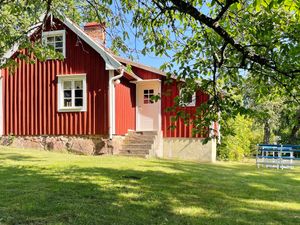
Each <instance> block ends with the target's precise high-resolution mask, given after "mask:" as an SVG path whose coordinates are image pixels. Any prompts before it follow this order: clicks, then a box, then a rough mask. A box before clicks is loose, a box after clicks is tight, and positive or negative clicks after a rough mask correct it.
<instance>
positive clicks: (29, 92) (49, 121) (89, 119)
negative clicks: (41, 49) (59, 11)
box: [3, 21, 108, 135]
mask: <svg viewBox="0 0 300 225" xmlns="http://www.w3.org/2000/svg"><path fill="white" fill-rule="evenodd" d="M56 22H57V21H56ZM56 27H57V29H66V59H65V60H64V61H59V60H47V61H45V62H39V61H38V62H36V63H35V64H26V63H25V62H24V61H20V60H19V59H16V61H17V63H18V65H19V67H18V68H17V69H16V71H15V73H14V75H9V74H8V72H7V71H5V72H4V82H3V87H4V134H5V135H8V134H14V135H43V134H47V135H96V134H104V135H105V134H107V133H108V90H107V87H108V72H107V71H106V70H105V63H104V60H103V59H102V58H101V57H100V56H99V54H98V53H96V52H95V51H94V50H93V49H92V48H91V47H89V46H88V45H87V44H86V43H84V42H83V41H82V40H80V39H79V38H78V37H77V36H76V34H74V33H73V32H72V31H71V30H69V29H68V28H66V27H64V26H63V25H61V24H56ZM77 73H86V76H87V112H57V108H58V106H57V76H56V75H58V74H66V75H67V74H77Z"/></svg>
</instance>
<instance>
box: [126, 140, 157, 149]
mask: <svg viewBox="0 0 300 225" xmlns="http://www.w3.org/2000/svg"><path fill="white" fill-rule="evenodd" d="M151 147H152V145H151V144H145V143H134V142H132V143H126V144H123V145H122V148H126V149H151Z"/></svg>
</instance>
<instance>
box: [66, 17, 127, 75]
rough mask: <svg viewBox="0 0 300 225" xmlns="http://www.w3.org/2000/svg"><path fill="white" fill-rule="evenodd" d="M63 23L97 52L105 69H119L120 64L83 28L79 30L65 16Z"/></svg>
mask: <svg viewBox="0 0 300 225" xmlns="http://www.w3.org/2000/svg"><path fill="white" fill-rule="evenodd" d="M63 23H64V24H65V25H66V26H67V27H68V28H70V29H71V30H72V31H73V32H74V33H75V34H77V35H78V36H79V37H80V38H81V39H82V40H84V41H85V42H86V43H87V44H88V45H90V46H91V47H92V48H93V49H94V50H95V51H96V52H98V53H99V54H100V55H101V57H102V58H103V59H104V61H105V63H106V67H105V68H106V69H108V70H111V69H115V70H116V69H120V68H121V67H122V64H121V63H120V62H119V61H118V60H116V59H115V58H114V57H113V56H112V55H111V54H109V53H108V52H107V51H105V49H104V48H102V47H101V46H100V45H98V44H97V43H96V42H95V41H94V40H93V39H92V38H90V37H89V36H88V35H87V34H86V33H84V31H83V30H81V29H80V28H79V27H78V26H77V25H76V24H74V23H73V22H72V21H71V20H70V19H68V18H65V20H64V21H63Z"/></svg>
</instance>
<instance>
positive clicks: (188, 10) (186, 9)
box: [170, 0, 300, 78]
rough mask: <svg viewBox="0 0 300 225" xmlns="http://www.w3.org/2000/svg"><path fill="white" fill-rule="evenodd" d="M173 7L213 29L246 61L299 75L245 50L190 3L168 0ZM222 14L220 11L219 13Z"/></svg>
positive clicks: (292, 75) (285, 74)
mask: <svg viewBox="0 0 300 225" xmlns="http://www.w3.org/2000/svg"><path fill="white" fill-rule="evenodd" d="M170 1H171V2H172V3H173V4H174V6H176V7H177V9H176V10H177V11H178V12H181V13H184V14H188V15H190V16H191V17H193V18H194V19H195V20H197V21H199V22H200V23H202V24H205V25H206V26H207V27H209V28H211V29H213V30H214V31H215V32H216V33H217V34H218V35H219V36H220V37H221V38H222V39H223V40H224V41H225V42H228V43H229V44H230V45H231V46H233V47H234V48H235V49H236V50H237V51H238V52H240V53H241V54H242V55H243V56H244V57H245V58H246V59H249V60H250V61H252V62H255V63H258V64H259V65H262V66H265V67H266V68H269V69H271V70H273V71H275V72H277V73H279V74H282V75H284V76H287V77H289V78H294V77H295V74H296V73H299V72H300V70H298V69H297V70H293V71H284V70H282V69H280V68H278V67H277V66H276V65H274V63H273V62H272V61H270V60H269V59H267V58H265V57H263V56H261V55H259V54H256V53H252V52H250V51H249V50H247V48H246V47H245V46H243V45H241V44H239V43H238V42H236V41H235V40H234V38H233V37H232V36H231V35H230V34H229V33H228V32H227V31H226V30H225V29H224V28H222V27H221V26H220V25H219V23H218V22H216V21H215V20H214V19H212V18H211V17H208V16H206V15H204V14H202V13H201V12H200V11H199V10H198V9H197V8H196V7H194V6H193V5H192V4H191V3H189V2H186V1H183V0H170ZM221 12H222V11H221ZM221 16H222V15H221Z"/></svg>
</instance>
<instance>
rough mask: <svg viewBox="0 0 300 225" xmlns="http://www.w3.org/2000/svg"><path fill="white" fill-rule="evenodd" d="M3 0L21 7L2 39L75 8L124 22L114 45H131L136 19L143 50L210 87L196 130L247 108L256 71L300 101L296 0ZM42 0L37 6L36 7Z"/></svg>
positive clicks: (197, 85)
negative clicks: (243, 93) (43, 16)
mask: <svg viewBox="0 0 300 225" xmlns="http://www.w3.org/2000/svg"><path fill="white" fill-rule="evenodd" d="M2 1H3V4H4V8H3V9H4V12H11V11H12V12H15V13H13V14H12V18H11V19H10V20H11V21H14V20H16V21H18V23H19V24H18V26H14V25H13V24H11V25H10V26H9V28H8V30H9V32H7V34H8V35H7V34H5V33H1V34H0V40H1V43H0V47H1V46H2V47H3V46H9V47H10V46H11V45H12V43H13V42H14V41H16V39H17V40H18V37H23V38H22V40H21V41H22V42H24V43H26V41H25V39H26V38H24V36H25V35H24V33H28V28H29V24H32V23H33V22H35V21H36V20H37V18H38V16H37V14H39V12H41V11H46V12H48V11H50V10H51V11H53V12H56V11H65V9H68V11H67V12H68V14H69V15H70V16H71V17H72V18H75V19H76V18H77V19H78V21H80V19H83V20H85V19H88V20H91V19H92V20H94V19H97V20H98V21H100V22H103V21H105V22H108V26H115V27H116V28H120V29H121V30H123V32H121V33H119V32H118V33H117V34H116V35H115V36H113V39H114V41H113V42H112V43H113V44H112V48H113V49H115V48H119V49H121V50H123V51H127V52H128V51H129V49H128V48H126V47H124V46H125V45H124V44H123V41H122V40H123V39H124V38H125V39H126V38H131V37H132V36H130V35H129V34H128V32H127V30H126V29H125V28H124V26H125V24H126V23H127V22H128V21H131V26H132V27H133V28H134V29H135V37H138V38H141V39H142V40H143V41H144V43H145V47H144V48H143V49H142V51H141V52H142V53H143V54H147V53H148V52H149V51H151V52H154V53H155V54H156V55H159V56H162V55H166V56H169V57H170V62H169V63H167V64H164V65H163V66H162V69H166V70H168V71H169V72H170V73H169V74H175V75H176V76H177V78H178V79H185V80H186V81H188V82H187V84H188V85H190V86H191V87H193V88H194V89H195V90H197V89H202V90H206V91H207V92H208V93H209V94H210V96H211V98H210V100H209V101H208V103H207V105H206V106H202V107H201V108H199V110H198V111H197V114H198V118H203V119H201V120H194V123H195V127H196V128H197V129H196V131H197V130H198V131H200V132H201V130H202V126H207V125H208V124H209V123H210V122H211V121H216V120H218V116H217V115H218V112H221V114H222V116H221V117H222V118H223V119H225V120H226V118H228V117H234V116H235V115H238V114H243V113H245V112H247V109H246V108H245V107H244V106H243V104H242V101H241V99H237V98H236V96H237V95H238V93H239V88H240V87H241V85H242V84H243V82H244V78H245V77H247V76H249V71H250V72H251V74H252V76H255V77H256V78H257V80H258V82H257V84H258V85H259V87H260V90H261V91H262V93H261V95H264V94H267V93H268V89H266V88H264V87H268V82H270V81H272V83H274V86H272V87H270V88H279V89H281V90H283V92H282V93H283V94H284V95H288V96H292V97H293V101H299V95H298V93H299V85H298V84H299V81H300V78H299V77H300V76H299V75H300V61H299V56H300V45H299V40H300V26H299V18H300V9H299V6H298V3H297V2H296V1H292V0H265V1H260V0H253V1H252V0H244V1H237V0H213V1H205V0H190V1H187V0H152V1H148V0H118V1H112V0H102V1H98V0H86V1H77V0H68V1H64V2H62V1H60V2H59V1H57V0H47V1H42V0H39V1H38V0H28V1H18V4H19V6H18V7H16V9H14V6H13V5H14V3H16V1H13V0H11V1H9V0H7V1H5V0H2ZM25 3H26V4H28V6H27V5H25ZM35 7H37V8H38V11H37V13H33V12H35V10H33V9H35ZM14 10H15V11H14ZM23 14H24V15H25V16H24V17H25V18H26V19H25V20H24V21H23ZM2 15H4V17H2V21H0V22H1V24H6V23H5V18H10V15H6V14H2ZM0 16H1V15H0ZM111 18H113V19H111ZM5 26H6V25H4V27H5ZM115 27H114V28H115ZM14 30H17V32H16V33H15V31H14ZM4 37H6V38H7V37H8V39H7V40H6V39H4ZM13 37H15V38H13ZM27 46H29V44H28V42H27ZM33 49H34V48H33ZM2 54H3V52H2V53H1V52H0V55H2ZM179 116H180V114H179ZM196 118H197V117H196ZM198 125H199V126H198ZM296 128H297V127H295V129H296Z"/></svg>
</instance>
